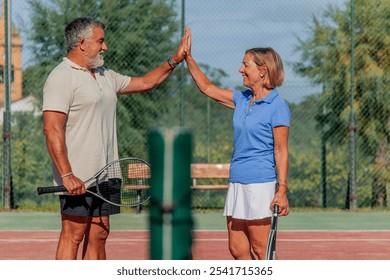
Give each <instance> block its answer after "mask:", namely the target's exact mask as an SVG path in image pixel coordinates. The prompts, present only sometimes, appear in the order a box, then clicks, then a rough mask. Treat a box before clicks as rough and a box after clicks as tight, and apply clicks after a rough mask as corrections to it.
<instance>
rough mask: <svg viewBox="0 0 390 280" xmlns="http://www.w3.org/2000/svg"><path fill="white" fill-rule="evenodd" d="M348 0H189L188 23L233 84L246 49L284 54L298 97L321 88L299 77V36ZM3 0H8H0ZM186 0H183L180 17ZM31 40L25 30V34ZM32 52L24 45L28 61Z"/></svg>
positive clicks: (20, 5) (196, 44) (200, 49)
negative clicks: (268, 49)
mask: <svg viewBox="0 0 390 280" xmlns="http://www.w3.org/2000/svg"><path fill="white" fill-rule="evenodd" d="M346 1H347V0H185V15H184V18H185V25H186V26H187V27H190V28H191V30H192V54H193V56H194V58H195V59H196V60H197V61H198V63H204V64H208V65H210V66H211V67H213V68H220V69H222V70H224V71H225V72H226V73H227V74H228V76H229V77H228V78H225V79H224V80H223V84H224V86H225V87H227V88H231V89H233V88H235V87H237V86H240V85H242V77H241V74H240V73H239V72H238V69H239V67H240V65H241V61H242V59H243V56H244V53H245V50H247V49H249V48H253V47H272V48H274V49H275V50H276V51H277V52H278V53H279V55H280V56H281V58H282V61H283V64H284V70H285V82H284V84H283V86H282V87H281V88H280V90H279V91H280V93H281V95H282V97H284V98H285V99H286V100H287V101H289V102H293V103H297V102H300V101H301V100H302V98H303V97H304V96H306V95H308V94H312V93H315V92H318V91H319V90H320V88H319V87H318V86H313V85H312V84H310V82H309V81H308V80H306V79H304V78H302V77H299V76H298V75H296V74H295V73H294V71H293V70H292V67H291V64H292V63H293V62H295V61H297V60H299V59H300V57H299V54H298V53H296V52H294V49H295V47H296V46H297V44H298V39H297V37H299V38H301V39H305V38H307V36H308V34H309V32H308V30H309V25H310V23H311V22H312V18H313V16H314V15H315V16H317V17H321V15H322V14H323V13H324V11H325V9H326V8H327V6H329V5H336V6H338V7H341V8H343V9H345V2H346ZM0 2H2V1H1V0H0ZM26 2H27V0H13V1H12V8H13V10H12V20H13V22H14V23H15V24H16V25H17V26H18V24H20V23H21V21H24V22H26V23H28V20H29V17H28V9H27V7H28V6H27V3H26ZM181 3H182V0H177V12H178V20H181ZM22 40H24V45H25V46H27V45H28V44H26V41H25V35H23V34H22ZM29 58H31V55H30V53H29V51H28V48H27V47H24V48H23V67H26V66H28V62H29Z"/></svg>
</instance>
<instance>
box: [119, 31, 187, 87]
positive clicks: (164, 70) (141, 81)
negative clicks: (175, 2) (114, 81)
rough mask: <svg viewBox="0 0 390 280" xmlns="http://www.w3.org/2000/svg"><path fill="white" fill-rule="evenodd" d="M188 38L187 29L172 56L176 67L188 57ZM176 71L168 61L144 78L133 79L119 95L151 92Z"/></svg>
mask: <svg viewBox="0 0 390 280" xmlns="http://www.w3.org/2000/svg"><path fill="white" fill-rule="evenodd" d="M188 36H189V35H188V30H187V29H186V31H185V33H184V36H183V38H182V40H181V42H180V45H179V47H178V48H177V50H176V52H175V54H174V55H173V56H172V60H173V63H174V64H176V65H177V64H179V63H181V62H182V61H183V60H184V58H185V56H186V43H187V38H188ZM174 69H175V66H171V65H170V63H168V61H166V62H164V63H163V64H162V65H160V66H159V67H157V68H155V69H153V70H152V71H150V72H148V73H146V74H145V75H144V76H142V77H132V78H131V81H130V83H129V85H128V86H127V87H126V88H125V89H124V90H122V91H121V92H120V93H119V94H131V93H138V92H145V91H148V90H151V89H152V88H155V87H157V86H159V85H160V84H161V83H162V82H164V81H165V80H166V78H168V76H169V75H170V74H171V73H172V71H173V70H174Z"/></svg>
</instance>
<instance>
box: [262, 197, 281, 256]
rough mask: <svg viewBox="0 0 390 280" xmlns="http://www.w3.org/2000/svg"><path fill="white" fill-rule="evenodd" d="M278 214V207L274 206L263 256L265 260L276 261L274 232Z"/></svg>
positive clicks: (276, 226)
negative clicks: (265, 250)
mask: <svg viewBox="0 0 390 280" xmlns="http://www.w3.org/2000/svg"><path fill="white" fill-rule="evenodd" d="M278 212H279V205H277V204H274V210H273V213H272V219H271V230H270V232H269V236H268V244H267V252H266V256H265V259H266V260H275V259H276V232H277V228H278Z"/></svg>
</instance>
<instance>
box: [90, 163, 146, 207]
mask: <svg viewBox="0 0 390 280" xmlns="http://www.w3.org/2000/svg"><path fill="white" fill-rule="evenodd" d="M149 180H150V165H149V163H147V162H146V161H145V160H143V159H140V158H135V157H127V158H122V159H119V160H116V161H113V162H111V163H109V164H108V165H107V166H105V167H104V168H103V169H102V170H101V171H100V172H99V173H98V174H96V176H95V182H96V183H95V184H94V186H93V187H90V188H88V189H87V192H90V193H95V194H96V195H97V196H99V197H100V198H101V199H103V200H104V201H106V202H108V203H110V204H112V205H116V206H130V207H132V206H138V205H141V204H144V203H146V202H147V201H148V200H149V198H150V195H149Z"/></svg>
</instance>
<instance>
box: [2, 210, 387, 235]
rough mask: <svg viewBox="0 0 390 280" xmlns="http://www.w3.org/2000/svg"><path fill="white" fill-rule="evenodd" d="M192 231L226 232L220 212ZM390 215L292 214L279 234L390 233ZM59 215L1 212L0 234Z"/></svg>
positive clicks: (51, 225) (116, 222) (114, 223)
mask: <svg viewBox="0 0 390 280" xmlns="http://www.w3.org/2000/svg"><path fill="white" fill-rule="evenodd" d="M148 219H149V217H148V214H147V213H146V212H144V213H141V214H134V213H123V214H118V215H113V216H112V217H111V229H112V230H147V229H148V227H149V221H148ZM193 220H194V229H195V230H225V229H226V225H225V224H226V223H225V218H224V217H223V216H222V212H218V213H194V214H193ZM389 221H390V212H388V211H384V212H372V211H369V212H350V211H336V212H320V211H315V212H300V211H299V212H292V213H291V214H290V215H289V216H288V217H281V218H280V219H279V226H278V228H279V229H280V230H390V223H389ZM60 226H61V224H60V214H58V213H49V212H17V211H15V212H0V230H59V229H60Z"/></svg>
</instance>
